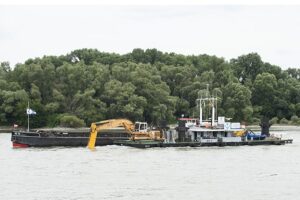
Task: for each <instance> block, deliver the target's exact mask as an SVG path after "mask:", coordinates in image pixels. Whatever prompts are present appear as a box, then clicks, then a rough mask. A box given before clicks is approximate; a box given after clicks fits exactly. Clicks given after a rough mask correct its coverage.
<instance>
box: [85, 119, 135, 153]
mask: <svg viewBox="0 0 300 200" xmlns="http://www.w3.org/2000/svg"><path fill="white" fill-rule="evenodd" d="M120 126H121V127H124V128H125V130H127V131H128V132H129V133H130V134H132V131H133V130H134V124H133V123H132V122H131V121H130V120H128V119H110V120H105V121H100V122H95V123H92V124H91V132H90V138H89V142H88V148H89V149H94V148H95V145H96V139H97V134H98V132H101V130H104V129H110V128H115V127H120Z"/></svg>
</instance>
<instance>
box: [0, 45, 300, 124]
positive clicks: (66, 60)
mask: <svg viewBox="0 0 300 200" xmlns="http://www.w3.org/2000/svg"><path fill="white" fill-rule="evenodd" d="M207 86H208V87H209V90H210V91H211V94H213V95H214V96H217V97H218V115H219V116H226V117H230V118H232V119H233V120H234V121H240V122H245V123H248V124H249V123H255V122H257V121H259V119H260V118H261V117H263V116H266V117H268V118H270V119H271V118H273V121H274V122H278V121H279V120H281V121H284V120H292V121H293V122H295V123H300V120H299V118H298V117H300V69H296V68H289V69H287V70H283V69H281V68H280V67H279V66H276V65H272V64H270V63H267V62H263V61H262V59H261V57H260V56H259V55H258V54H257V53H250V54H247V55H242V56H239V57H238V58H234V59H231V60H230V61H226V60H225V59H224V58H219V57H216V56H210V55H205V54H203V55H181V54H175V53H164V52H161V51H158V50H157V49H146V50H143V49H134V50H133V51H132V52H131V53H128V54H124V55H120V54H115V53H105V52H100V51H98V50H97V49H79V50H75V51H72V52H71V53H69V54H67V55H61V56H44V57H42V58H34V59H28V60H27V61H25V62H24V63H20V64H16V66H15V67H14V68H13V69H12V68H11V67H10V65H9V63H8V62H1V67H0V125H11V124H14V123H17V124H20V125H24V126H25V125H26V123H27V121H26V120H27V116H26V113H25V110H26V108H27V104H28V102H30V107H31V108H32V109H33V110H35V111H36V112H37V115H35V116H32V118H33V120H31V123H32V124H31V125H32V126H34V127H42V126H57V125H60V124H62V125H70V126H76V125H89V124H90V123H91V122H94V121H100V120H103V119H109V118H129V119H131V120H133V121H147V122H149V123H152V124H159V123H160V121H162V120H165V121H167V122H169V123H170V122H174V121H175V120H176V118H178V117H180V116H182V115H184V116H186V117H198V116H199V114H198V109H197V102H196V99H197V98H198V97H199V95H202V94H203V95H204V94H205V93H206V90H207Z"/></svg>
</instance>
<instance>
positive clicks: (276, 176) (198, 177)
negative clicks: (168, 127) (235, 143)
mask: <svg viewBox="0 0 300 200" xmlns="http://www.w3.org/2000/svg"><path fill="white" fill-rule="evenodd" d="M285 133H288V137H291V138H293V139H294V143H293V144H287V145H282V146H240V147H201V148H191V147H185V148H154V149H135V148H131V147H121V146H104V147H97V148H96V151H93V152H92V151H90V150H88V149H86V148H61V147H59V148H57V147H55V148H25V149H13V148H12V147H11V143H10V134H5V133H4V134H0V199H3V200H14V199H16V200H19V199H20V200H34V199H36V200H48V199H49V200H50V199H51V200H52V199H55V200H60V199H74V200H75V199H76V200H79V199H88V200H94V199H97V200H99V199H128V200H134V199H137V200H143V199H155V198H156V199H164V200H165V199H172V200H174V199H187V200H192V199H193V200H194V199H195V200H199V199H204V200H210V199H212V200H219V199H220V200H227V199H228V200H240V199H243V200H248V199H249V200H258V199H261V200H271V199H272V200H274V199H276V200H281V199H282V200H286V199H292V200H296V199H300V130H298V131H297V130H293V131H285Z"/></svg>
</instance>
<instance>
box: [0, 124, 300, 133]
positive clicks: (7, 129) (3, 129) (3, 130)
mask: <svg viewBox="0 0 300 200" xmlns="http://www.w3.org/2000/svg"><path fill="white" fill-rule="evenodd" d="M174 126H175V125H174ZM89 129H90V128H89V127H79V128H71V127H52V128H50V127H43V128H36V129H32V131H37V130H44V131H65V132H72V131H83V132H89ZM246 129H251V130H255V131H256V130H257V131H259V130H260V126H259V125H257V124H256V125H248V126H246ZM13 130H24V131H25V130H27V128H26V127H18V128H13V127H8V126H0V133H10V132H12V131H13ZM285 130H300V125H291V124H274V125H272V126H271V127H270V131H285Z"/></svg>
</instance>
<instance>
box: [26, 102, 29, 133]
mask: <svg viewBox="0 0 300 200" xmlns="http://www.w3.org/2000/svg"><path fill="white" fill-rule="evenodd" d="M28 109H29V101H28V105H27V110H26V114H27V131H28V132H29V113H28Z"/></svg>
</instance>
